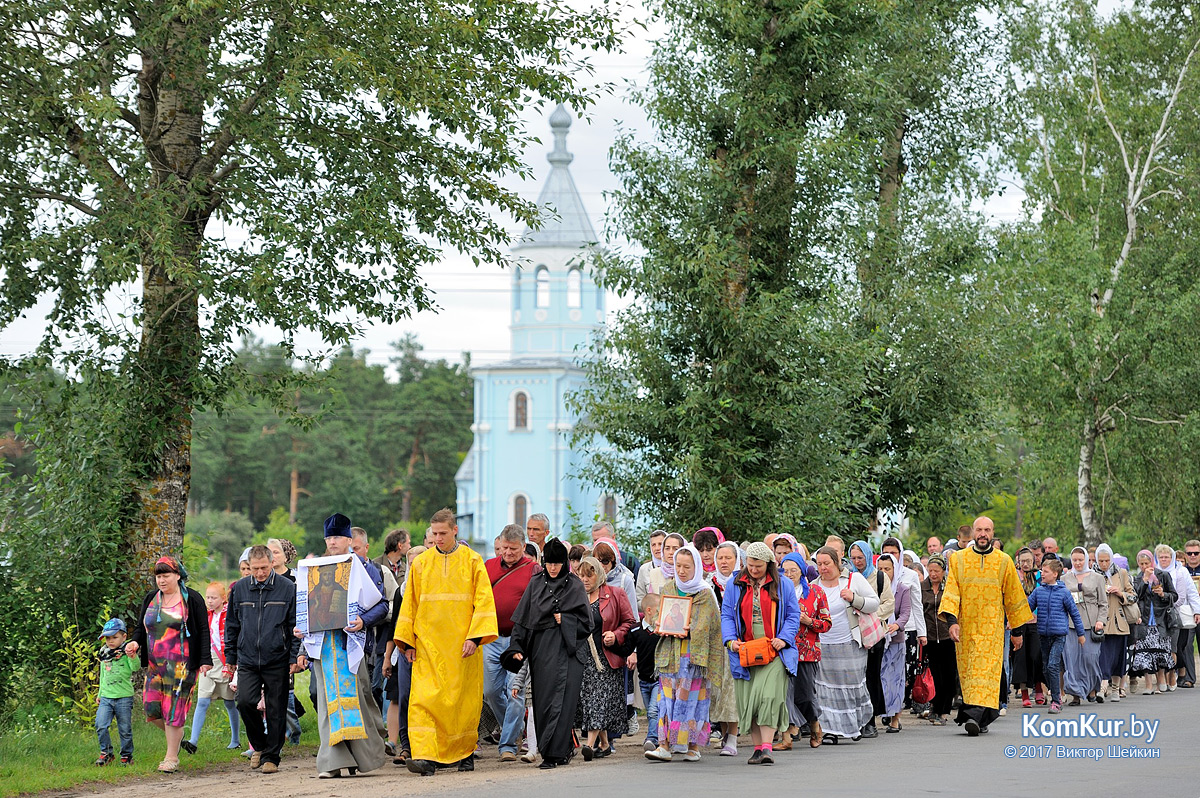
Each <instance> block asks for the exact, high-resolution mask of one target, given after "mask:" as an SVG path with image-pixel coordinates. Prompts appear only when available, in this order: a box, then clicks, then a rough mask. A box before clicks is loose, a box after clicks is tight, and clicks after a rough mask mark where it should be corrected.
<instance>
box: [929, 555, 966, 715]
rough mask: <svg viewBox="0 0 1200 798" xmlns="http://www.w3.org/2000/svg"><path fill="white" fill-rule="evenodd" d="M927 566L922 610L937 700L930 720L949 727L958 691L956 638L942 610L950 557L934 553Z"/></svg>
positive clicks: (934, 700)
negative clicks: (952, 635) (955, 695)
mask: <svg viewBox="0 0 1200 798" xmlns="http://www.w3.org/2000/svg"><path fill="white" fill-rule="evenodd" d="M925 568H926V569H927V571H928V573H929V575H928V576H927V577H925V581H924V582H922V583H921V609H922V611H923V612H924V613H925V630H926V634H927V636H928V642H926V644H925V656H926V657H928V658H929V670H930V671H931V672H932V673H933V702H932V706H930V713H931V714H930V718H929V721H930V723H932V724H933V725H934V726H945V725H946V721H948V720H950V705H951V703H952V702H953V701H954V694H955V692H957V690H958V658H957V656H956V655H955V651H954V639H953V638H952V637H950V624H949V623H947V622H946V621H945V620H943V618H942V616H941V614H940V613H939V612H938V607H939V606H940V605H941V603H942V594H943V593H944V592H945V591H946V558H945V557H943V556H942V555H941V554H931V555H930V556H929V562H928V563H926V565H925Z"/></svg>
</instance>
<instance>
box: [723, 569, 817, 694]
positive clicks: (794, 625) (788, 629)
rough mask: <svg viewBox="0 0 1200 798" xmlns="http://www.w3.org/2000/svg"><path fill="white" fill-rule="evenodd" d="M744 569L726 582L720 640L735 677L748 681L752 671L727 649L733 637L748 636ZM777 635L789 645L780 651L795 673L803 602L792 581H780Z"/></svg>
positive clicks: (798, 655)
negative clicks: (798, 597) (797, 639)
mask: <svg viewBox="0 0 1200 798" xmlns="http://www.w3.org/2000/svg"><path fill="white" fill-rule="evenodd" d="M739 577H741V572H740V571H738V572H735V573H734V574H733V575H732V576H731V577H729V581H728V582H727V583H726V585H725V596H724V598H723V599H722V601H721V639H722V640H724V642H725V645H726V649H725V651H726V653H727V654H728V655H729V669H730V670H731V671H733V678H735V679H742V680H747V679H749V678H750V671H748V670H746V669H745V668H743V667H742V662H741V660H740V659H739V658H738V655H737V654H735V653H733V652H732V651H730V650H729V649H728V645H729V641H730V640H745V639H746V624H745V622H744V621H743V620H742V614H741V603H742V596H744V595H745V594H746V583H745V582H744V581H742V580H741V579H740V578H739ZM775 629H776V632H775V636H776V637H779V638H782V639H783V640H785V641H787V647H785V648H784V649H783V650H782V651H780V652H779V658H780V659H781V660H783V667H784V668H786V669H787V672H788V673H790V674H793V675H795V673H796V663H797V662H798V661H799V659H800V654H799V652H798V651H796V643H795V641H796V634H797V633H798V632H799V631H800V605H799V604H797V603H796V589H795V588H794V587H792V583H791V580H789V579H780V580H779V606H777V607H776V608H775Z"/></svg>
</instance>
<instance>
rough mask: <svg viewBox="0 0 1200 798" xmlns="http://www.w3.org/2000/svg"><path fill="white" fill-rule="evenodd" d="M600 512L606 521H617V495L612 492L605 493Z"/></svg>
mask: <svg viewBox="0 0 1200 798" xmlns="http://www.w3.org/2000/svg"><path fill="white" fill-rule="evenodd" d="M600 512H601V515H603V516H604V520H605V521H614V522H615V521H616V520H617V497H616V496H613V495H612V494H607V495H605V497H604V499H603V501H602V502H601V510H600Z"/></svg>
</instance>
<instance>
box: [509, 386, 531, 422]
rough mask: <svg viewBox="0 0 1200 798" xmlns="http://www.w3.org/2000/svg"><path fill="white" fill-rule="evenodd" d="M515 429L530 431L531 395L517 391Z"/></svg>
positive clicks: (515, 398)
mask: <svg viewBox="0 0 1200 798" xmlns="http://www.w3.org/2000/svg"><path fill="white" fill-rule="evenodd" d="M512 428H513V429H529V394H527V393H525V392H524V391H517V393H516V394H515V395H514V396H513V412H512Z"/></svg>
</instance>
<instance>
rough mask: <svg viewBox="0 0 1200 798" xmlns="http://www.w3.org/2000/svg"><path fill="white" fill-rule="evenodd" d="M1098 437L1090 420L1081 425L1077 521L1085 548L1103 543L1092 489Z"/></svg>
mask: <svg viewBox="0 0 1200 798" xmlns="http://www.w3.org/2000/svg"><path fill="white" fill-rule="evenodd" d="M1099 437H1100V428H1099V427H1098V426H1097V424H1096V422H1095V421H1093V420H1092V419H1088V420H1087V421H1085V422H1084V424H1083V440H1082V442H1081V443H1080V446H1079V480H1078V499H1079V520H1080V522H1081V523H1082V525H1083V540H1084V545H1085V546H1098V545H1100V544H1101V543H1102V542H1104V537H1103V533H1104V531H1103V530H1102V529H1101V527H1100V518H1099V516H1097V515H1096V500H1095V494H1094V492H1093V489H1092V464H1093V461H1094V460H1095V457H1096V440H1097V439H1098V438H1099Z"/></svg>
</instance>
